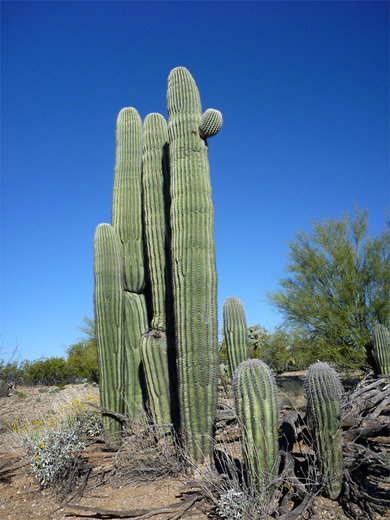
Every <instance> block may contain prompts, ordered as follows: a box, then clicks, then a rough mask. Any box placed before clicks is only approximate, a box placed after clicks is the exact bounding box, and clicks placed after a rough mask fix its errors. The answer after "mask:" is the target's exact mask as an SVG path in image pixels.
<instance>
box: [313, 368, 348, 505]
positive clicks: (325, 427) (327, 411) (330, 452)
mask: <svg viewBox="0 0 390 520" xmlns="http://www.w3.org/2000/svg"><path fill="white" fill-rule="evenodd" d="M305 389H306V396H307V401H308V413H309V416H310V418H311V423H312V428H313V432H314V440H315V448H316V452H317V457H318V460H319V464H320V469H321V475H322V479H323V484H324V487H325V491H326V493H327V495H328V496H329V498H331V499H336V498H338V496H339V495H340V493H341V487H342V481H343V452H342V445H341V428H340V414H341V404H340V399H341V395H342V386H341V382H340V379H339V377H338V375H337V373H336V371H335V370H334V369H333V368H332V367H331V366H330V365H329V364H328V363H323V362H321V361H317V363H314V364H313V365H311V366H310V367H309V369H308V371H307V375H306V381H305Z"/></svg>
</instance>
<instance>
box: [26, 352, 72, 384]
mask: <svg viewBox="0 0 390 520" xmlns="http://www.w3.org/2000/svg"><path fill="white" fill-rule="evenodd" d="M77 380H78V377H77V375H75V374H73V373H72V371H71V370H70V369H69V367H68V365H67V363H66V361H65V359H64V358H62V357H51V358H41V359H38V360H36V361H28V360H26V361H23V362H22V363H21V364H20V366H19V380H18V382H19V384H24V385H48V386H50V385H58V384H60V383H65V384H67V383H75V382H77Z"/></svg>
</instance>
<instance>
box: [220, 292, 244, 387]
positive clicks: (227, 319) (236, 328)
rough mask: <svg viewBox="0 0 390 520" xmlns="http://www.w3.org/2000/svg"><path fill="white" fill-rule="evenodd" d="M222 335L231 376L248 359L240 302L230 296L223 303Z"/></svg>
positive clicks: (242, 308) (242, 310)
mask: <svg viewBox="0 0 390 520" xmlns="http://www.w3.org/2000/svg"><path fill="white" fill-rule="evenodd" d="M223 335H224V338H225V342H226V352H227V358H228V364H229V371H230V376H231V377H233V375H234V372H235V370H236V368H237V367H238V365H239V364H240V363H242V362H243V361H245V360H246V359H248V338H247V336H248V328H247V325H246V317H245V309H244V306H243V304H242V302H241V301H240V300H239V299H238V298H236V297H235V296H230V297H229V298H227V299H226V300H225V303H224V304H223Z"/></svg>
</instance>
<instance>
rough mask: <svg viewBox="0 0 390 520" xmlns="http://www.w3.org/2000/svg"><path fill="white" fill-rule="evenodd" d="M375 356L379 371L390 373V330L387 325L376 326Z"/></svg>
mask: <svg viewBox="0 0 390 520" xmlns="http://www.w3.org/2000/svg"><path fill="white" fill-rule="evenodd" d="M374 356H375V361H376V364H377V365H378V370H379V372H380V373H381V374H383V375H385V374H386V375H390V331H389V329H388V328H387V327H385V325H381V324H378V325H375V327H374Z"/></svg>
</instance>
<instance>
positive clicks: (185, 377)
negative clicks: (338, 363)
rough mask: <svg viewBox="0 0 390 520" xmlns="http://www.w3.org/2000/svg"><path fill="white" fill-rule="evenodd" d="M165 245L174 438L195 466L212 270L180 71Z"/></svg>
mask: <svg viewBox="0 0 390 520" xmlns="http://www.w3.org/2000/svg"><path fill="white" fill-rule="evenodd" d="M167 106H168V115H169V121H168V137H169V153H170V172H171V179H170V182H171V248H172V275H173V295H174V315H175V327H176V349H177V366H178V378H179V402H180V414H181V435H182V438H183V441H184V445H185V447H186V448H187V450H188V452H189V454H190V455H191V456H192V457H193V458H194V459H195V460H196V461H197V462H198V463H200V464H202V463H208V462H209V461H211V459H212V454H213V429H214V422H215V415H216V403H217V361H218V350H217V349H218V324H217V273H216V265H215V246H214V236H213V228H214V207H213V203H212V199H211V185H210V172H209V162H208V148H207V143H206V141H205V140H204V139H202V138H201V137H200V136H199V133H198V127H199V124H200V121H201V117H202V109H201V103H200V96H199V92H198V88H197V86H196V84H195V81H194V80H193V78H192V76H191V74H190V73H189V72H188V70H187V69H185V68H183V67H178V68H176V69H173V70H172V71H171V73H170V75H169V78H168V92H167Z"/></svg>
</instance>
